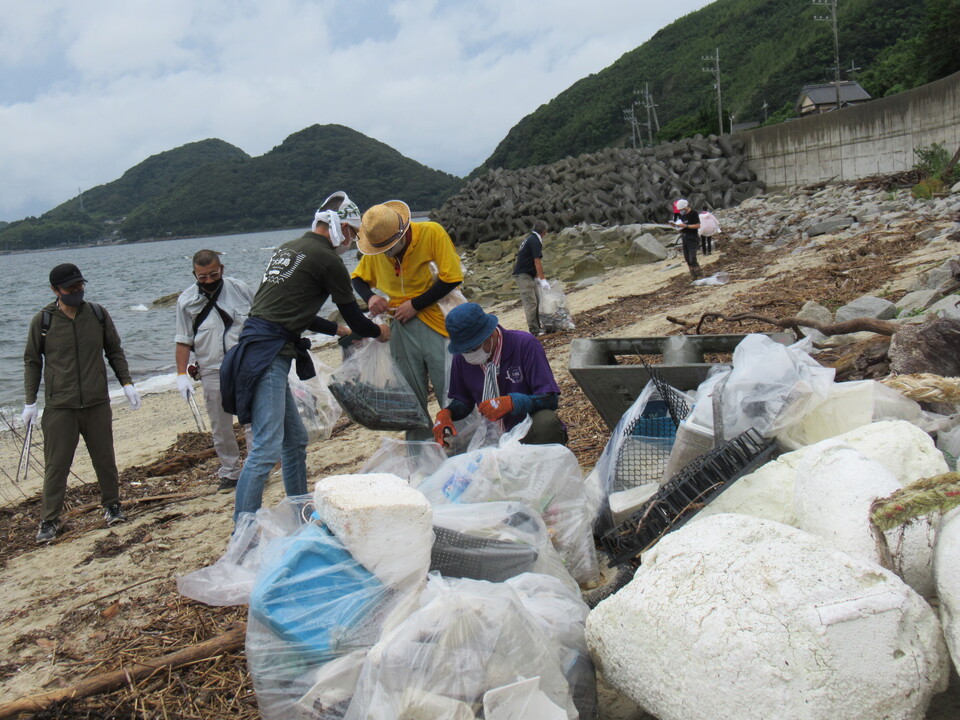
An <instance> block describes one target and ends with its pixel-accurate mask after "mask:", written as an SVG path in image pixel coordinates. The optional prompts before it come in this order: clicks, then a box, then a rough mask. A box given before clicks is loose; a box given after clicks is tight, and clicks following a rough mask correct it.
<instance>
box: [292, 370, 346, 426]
mask: <svg viewBox="0 0 960 720" xmlns="http://www.w3.org/2000/svg"><path fill="white" fill-rule="evenodd" d="M313 366H314V368H315V369H316V371H317V374H316V376H314V377H312V378H310V379H309V380H301V379H300V378H299V377H297V373H296V369H295V368H292V367H291V368H290V374H289V375H288V376H287V383H288V384H289V386H290V393H291V394H292V395H293V401H294V403H295V404H296V406H297V412H298V413H299V414H300V419H301V420H302V421H303V426H304V427H305V428H306V429H307V438H308V441H309V442H315V441H317V440H327V439H329V437H330V435H331V433H333V426H334V425H336V424H337V420H339V419H340V416H341V415H342V414H343V410H342V409H341V408H340V405H339V404H338V403H337V400H336V398H334V397H333V393H331V392H330V390H329V389H328V388H327V383H328V382H329V380H330V375H331V374H332V373H333V370H332V369H331V368H330V367H328V366H327V365H325V364H324V363H322V362H319V361H318V360H317V359H316V358H313Z"/></svg>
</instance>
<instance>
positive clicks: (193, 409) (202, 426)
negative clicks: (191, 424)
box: [187, 393, 207, 433]
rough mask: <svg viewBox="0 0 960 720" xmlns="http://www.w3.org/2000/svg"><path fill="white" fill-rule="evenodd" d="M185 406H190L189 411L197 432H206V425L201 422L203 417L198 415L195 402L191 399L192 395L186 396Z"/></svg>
mask: <svg viewBox="0 0 960 720" xmlns="http://www.w3.org/2000/svg"><path fill="white" fill-rule="evenodd" d="M187 404H189V405H190V411H191V412H192V413H193V419H194V421H195V422H196V423H197V430H199V431H200V432H202V433H203V432H206V431H207V425H206V423H205V422H203V415H201V414H200V408H198V407H197V401H196V400H194V399H193V393H190V394H189V395H188V396H187Z"/></svg>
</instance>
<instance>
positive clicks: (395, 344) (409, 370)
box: [390, 317, 450, 441]
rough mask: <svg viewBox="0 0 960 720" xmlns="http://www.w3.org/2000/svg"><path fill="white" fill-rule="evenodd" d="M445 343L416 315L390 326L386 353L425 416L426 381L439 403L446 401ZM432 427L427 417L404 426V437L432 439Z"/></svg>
mask: <svg viewBox="0 0 960 720" xmlns="http://www.w3.org/2000/svg"><path fill="white" fill-rule="evenodd" d="M447 343H448V340H447V338H445V337H444V336H443V335H441V334H440V333H438V332H437V331H436V330H433V329H432V328H430V327H428V326H427V325H426V324H425V323H424V322H423V320H421V319H420V318H416V317H415V318H413V319H412V320H410V321H409V322H405V323H401V322H395V323H393V324H392V325H391V326H390V354H391V355H392V356H393V359H394V361H395V362H396V363H397V367H399V368H400V373H401V374H402V375H403V377H404V378H406V380H407V382H408V383H410V386H411V387H412V388H413V392H414V394H416V396H417V402H418V403H420V407H422V408H423V411H424V413H426V414H427V417H428V418H429V417H430V413H429V410H428V408H427V396H428V395H429V390H428V386H427V383H428V381H429V383H430V385H432V386H433V392H434V394H435V395H436V396H437V402H438V403H439V405H440V407H443V406H444V405H446V404H447V374H448V372H449V366H450V360H449V357H448V356H449V353H448V352H447ZM432 427H433V421H432V420H430V422H429V423H428V424H427V426H426V427H424V428H418V429H416V430H407V431H406V438H407V440H408V441H419V440H433V429H432Z"/></svg>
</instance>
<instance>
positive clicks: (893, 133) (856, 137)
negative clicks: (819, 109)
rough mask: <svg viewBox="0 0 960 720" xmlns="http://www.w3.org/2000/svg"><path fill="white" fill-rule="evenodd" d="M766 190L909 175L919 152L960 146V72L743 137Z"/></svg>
mask: <svg viewBox="0 0 960 720" xmlns="http://www.w3.org/2000/svg"><path fill="white" fill-rule="evenodd" d="M735 137H737V139H742V140H743V142H744V154H745V156H746V159H747V165H748V166H749V167H750V169H751V170H753V171H754V172H755V173H756V175H757V178H758V179H760V180H762V181H763V182H764V183H766V185H767V187H770V188H779V187H791V186H794V185H808V184H812V183H816V182H823V181H827V180H834V181H841V180H856V179H858V178H863V177H868V176H870V175H877V174H881V173H884V174H885V173H895V172H902V171H904V170H910V169H911V168H912V167H913V166H914V164H915V163H916V161H917V157H916V155H915V154H914V150H916V149H917V148H920V147H926V146H929V145H932V144H933V143H940V144H942V145H944V146H945V147H946V148H947V151H948V152H949V153H950V154H951V155H952V154H953V153H954V151H956V149H957V147H958V146H960V72H958V73H954V74H953V75H950V76H948V77H946V78H943V79H942V80H937V81H936V82H933V83H930V84H928V85H924V86H922V87H919V88H915V89H913V90H909V91H907V92H903V93H898V94H897V95H892V96H890V97H886V98H880V99H877V100H873V101H871V102H868V103H865V104H863V105H859V106H857V107H851V108H844V109H843V110H841V111H840V112H830V113H826V114H824V115H815V116H813V117H806V118H801V119H799V120H793V121H791V122H786V123H780V124H778V125H772V126H770V127H765V128H757V129H755V130H748V131H746V132H743V133H738V134H737V135H736V136H735Z"/></svg>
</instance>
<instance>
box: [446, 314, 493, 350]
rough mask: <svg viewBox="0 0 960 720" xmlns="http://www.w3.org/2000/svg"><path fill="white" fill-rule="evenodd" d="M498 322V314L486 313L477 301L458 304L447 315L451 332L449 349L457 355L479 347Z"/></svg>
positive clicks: (448, 328) (448, 327)
mask: <svg viewBox="0 0 960 720" xmlns="http://www.w3.org/2000/svg"><path fill="white" fill-rule="evenodd" d="M498 323H499V320H498V319H497V316H496V315H493V314H491V313H485V312H484V311H483V308H482V307H480V306H479V305H477V304H476V303H463V304H462V305H457V306H456V307H455V308H454V309H453V310H451V311H450V313H449V314H448V315H447V332H448V333H449V334H450V344H449V345H448V346H447V351H448V352H450V353H451V354H452V355H457V354H459V353H464V352H467V351H468V350H473V349H474V348H475V347H479V346H480V345H481V344H482V343H483V341H484V340H486V339H487V338H488V337H490V336H491V335H492V334H493V331H494V330H496V329H497V325H498Z"/></svg>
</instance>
